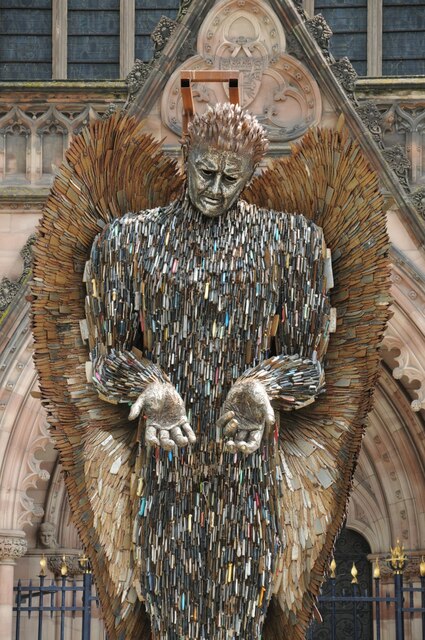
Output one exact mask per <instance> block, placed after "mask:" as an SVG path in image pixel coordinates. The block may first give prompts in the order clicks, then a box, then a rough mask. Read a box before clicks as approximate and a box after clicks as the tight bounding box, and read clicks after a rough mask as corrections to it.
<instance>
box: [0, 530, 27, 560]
mask: <svg viewBox="0 0 425 640" xmlns="http://www.w3.org/2000/svg"><path fill="white" fill-rule="evenodd" d="M27 548H28V545H27V541H26V538H24V537H18V536H8V535H2V534H0V562H2V561H5V560H16V559H17V558H21V557H22V556H24V555H25V554H26V552H27Z"/></svg>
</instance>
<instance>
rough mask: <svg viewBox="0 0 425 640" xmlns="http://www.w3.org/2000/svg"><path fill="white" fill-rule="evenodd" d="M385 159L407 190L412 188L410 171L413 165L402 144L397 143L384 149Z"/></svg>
mask: <svg viewBox="0 0 425 640" xmlns="http://www.w3.org/2000/svg"><path fill="white" fill-rule="evenodd" d="M384 157H385V160H386V161H387V162H388V164H389V165H390V167H391V168H392V170H393V171H394V173H395V174H396V176H397V178H398V179H399V181H400V183H401V185H402V186H403V187H404V188H405V189H406V190H407V191H409V190H410V186H409V177H408V171H409V169H410V167H411V164H410V160H409V158H408V157H407V155H406V152H405V150H404V149H403V147H401V146H400V145H395V146H394V147H391V148H390V149H385V150H384Z"/></svg>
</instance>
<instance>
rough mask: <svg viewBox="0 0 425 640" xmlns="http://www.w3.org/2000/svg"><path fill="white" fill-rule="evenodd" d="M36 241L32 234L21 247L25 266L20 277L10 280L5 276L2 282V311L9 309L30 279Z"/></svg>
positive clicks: (0, 294) (0, 289)
mask: <svg viewBox="0 0 425 640" xmlns="http://www.w3.org/2000/svg"><path fill="white" fill-rule="evenodd" d="M34 241H35V236H34V235H31V236H30V237H29V238H28V240H27V241H26V243H25V245H24V246H23V248H22V249H21V252H20V256H21V258H22V259H23V261H24V268H23V271H22V274H21V276H20V277H19V279H18V280H15V281H12V280H9V278H3V280H2V281H1V283H0V313H1V312H3V311H5V310H6V309H7V307H8V306H9V305H10V304H11V303H12V301H13V299H14V298H15V296H16V295H17V294H18V293H19V292H20V291H21V290H22V287H23V286H24V284H26V282H27V280H28V276H29V274H30V272H31V263H32V246H33V244H34Z"/></svg>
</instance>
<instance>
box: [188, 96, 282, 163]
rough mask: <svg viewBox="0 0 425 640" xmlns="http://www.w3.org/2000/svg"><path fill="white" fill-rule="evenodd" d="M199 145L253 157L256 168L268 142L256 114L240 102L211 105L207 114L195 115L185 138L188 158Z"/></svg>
mask: <svg viewBox="0 0 425 640" xmlns="http://www.w3.org/2000/svg"><path fill="white" fill-rule="evenodd" d="M199 144H203V145H204V144H206V145H208V146H212V147H216V148H218V149H223V150H225V151H231V152H233V153H238V154H239V153H244V154H249V155H250V156H252V162H253V165H254V167H256V166H257V165H258V164H259V162H260V161H261V159H262V158H263V156H264V155H265V153H266V151H267V148H268V145H269V141H268V139H267V137H266V132H265V130H264V128H263V127H262V126H261V125H260V124H259V123H258V121H257V119H256V118H255V117H254V116H251V115H250V114H249V113H247V112H246V111H244V110H243V109H242V108H241V107H240V106H239V105H234V104H230V103H229V102H226V103H224V104H223V103H219V104H216V105H215V106H214V107H212V108H211V107H210V108H209V109H208V111H206V112H205V113H204V114H202V115H199V114H195V116H194V118H193V120H192V121H191V122H190V123H189V126H188V131H187V134H186V135H185V137H184V138H183V140H182V148H183V152H184V155H185V157H186V158H187V155H188V152H189V150H190V149H191V148H192V147H194V146H197V145H199Z"/></svg>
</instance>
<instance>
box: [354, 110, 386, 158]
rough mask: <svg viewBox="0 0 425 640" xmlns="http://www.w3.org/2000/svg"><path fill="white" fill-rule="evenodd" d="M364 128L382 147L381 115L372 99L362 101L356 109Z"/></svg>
mask: <svg viewBox="0 0 425 640" xmlns="http://www.w3.org/2000/svg"><path fill="white" fill-rule="evenodd" d="M356 111H357V113H358V114H359V116H360V118H361V119H362V120H363V123H364V124H365V125H366V128H367V129H368V130H369V131H370V133H371V134H372V137H373V139H374V140H375V142H376V143H377V145H378V146H379V147H380V148H381V149H383V147H384V143H383V141H382V115H381V112H380V111H379V109H378V107H377V106H376V104H375V103H374V102H372V100H366V101H365V102H362V103H361V104H360V105H359V106H358V107H357V109H356Z"/></svg>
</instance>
